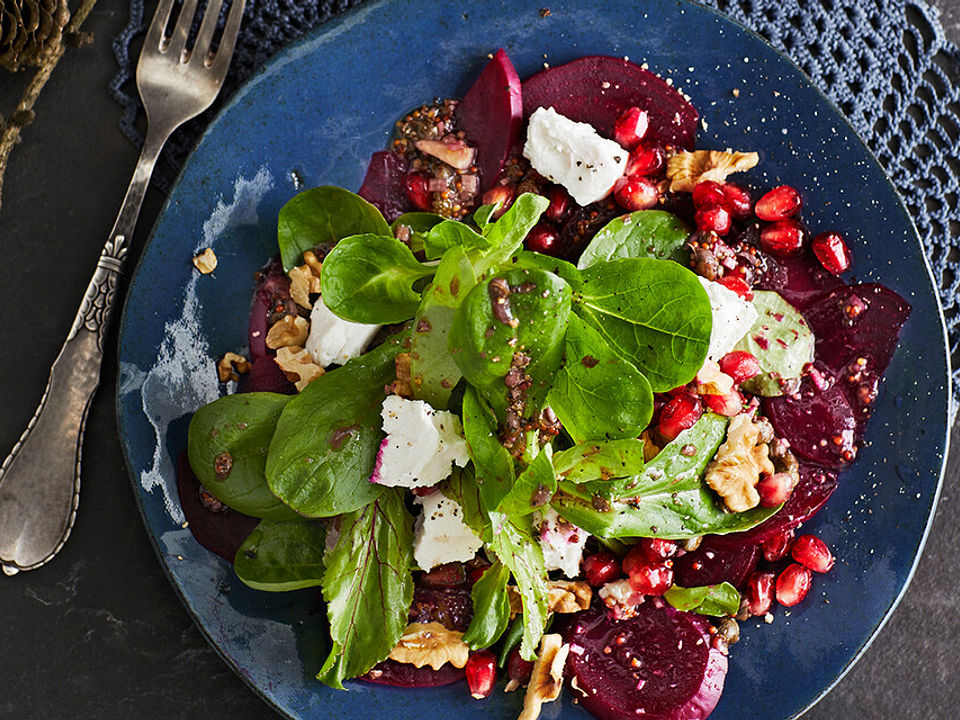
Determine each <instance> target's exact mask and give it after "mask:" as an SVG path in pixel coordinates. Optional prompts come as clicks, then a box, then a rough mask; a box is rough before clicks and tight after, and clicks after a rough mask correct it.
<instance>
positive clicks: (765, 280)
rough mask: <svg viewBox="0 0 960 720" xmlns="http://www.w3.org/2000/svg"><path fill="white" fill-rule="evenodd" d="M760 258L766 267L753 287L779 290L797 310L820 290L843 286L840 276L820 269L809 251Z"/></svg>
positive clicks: (810, 301)
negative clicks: (798, 254)
mask: <svg viewBox="0 0 960 720" xmlns="http://www.w3.org/2000/svg"><path fill="white" fill-rule="evenodd" d="M758 239H759V237H758ZM763 257H764V260H765V262H766V270H765V272H764V273H763V275H761V276H760V278H759V279H758V280H757V285H756V287H757V289H758V290H773V291H774V292H777V293H780V295H781V297H783V299H784V300H786V301H787V302H788V303H790V304H791V305H793V306H794V307H795V308H796V309H797V310H800V311H801V312H803V311H804V310H805V309H806V308H807V307H808V306H809V305H810V304H811V303H813V302H815V301H816V300H817V299H819V298H820V297H822V296H823V294H824V293H827V292H830V291H831V290H833V289H834V288H837V287H841V286H842V285H843V281H842V280H841V279H840V278H838V277H837V276H835V275H831V274H830V273H828V272H827V271H826V270H824V269H823V266H822V265H821V264H820V261H819V260H817V258H816V257H815V256H814V254H813V252H812V251H810V250H806V251H805V252H804V253H803V254H802V255H800V256H798V257H787V258H783V257H777V256H775V255H769V254H766V253H764V255H763Z"/></svg>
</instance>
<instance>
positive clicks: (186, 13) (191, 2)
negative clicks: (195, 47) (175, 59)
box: [168, 0, 197, 55]
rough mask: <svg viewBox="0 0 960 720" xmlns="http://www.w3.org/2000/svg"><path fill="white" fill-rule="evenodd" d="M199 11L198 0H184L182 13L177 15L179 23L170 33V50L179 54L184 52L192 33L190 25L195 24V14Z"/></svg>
mask: <svg viewBox="0 0 960 720" xmlns="http://www.w3.org/2000/svg"><path fill="white" fill-rule="evenodd" d="M196 12H197V0H183V6H182V7H181V8H180V15H179V16H178V17H177V25H176V27H174V28H173V33H171V35H170V45H169V46H168V52H173V53H175V54H177V55H180V54H181V53H183V50H184V48H185V47H186V46H187V35H189V34H190V26H191V25H193V16H194V15H195V14H196Z"/></svg>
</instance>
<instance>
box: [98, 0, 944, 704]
mask: <svg viewBox="0 0 960 720" xmlns="http://www.w3.org/2000/svg"><path fill="white" fill-rule="evenodd" d="M399 1H400V0H367V1H366V2H364V3H363V4H362V5H356V6H354V7H351V8H349V9H347V10H345V11H344V12H343V13H341V14H340V15H338V16H337V17H335V18H333V19H331V20H329V21H327V22H325V23H323V24H321V25H319V26H318V27H316V28H314V29H312V30H310V31H308V32H305V33H304V34H303V35H301V36H300V37H298V38H296V39H294V40H292V41H291V42H290V43H288V44H287V45H285V46H283V47H281V48H280V49H278V50H277V51H276V52H275V53H274V54H273V55H272V56H270V57H269V58H268V59H267V60H266V61H265V62H264V63H263V64H262V65H261V66H260V67H258V68H257V69H256V70H255V71H254V72H253V73H252V74H251V75H250V76H249V77H248V78H246V79H245V80H244V81H243V82H242V83H241V84H240V85H239V86H237V87H236V88H235V89H234V90H233V91H232V93H231V95H230V96H229V97H228V98H227V99H226V100H225V101H224V103H223V104H222V105H221V107H220V108H218V110H217V112H216V114H215V115H214V117H212V118H211V120H210V122H209V123H208V124H207V126H206V127H205V128H204V130H203V132H202V133H201V134H200V136H199V138H198V139H197V142H196V144H195V145H194V146H193V148H192V149H191V150H190V152H189V153H188V155H187V157H186V158H185V160H184V162H183V164H182V166H181V169H180V172H179V173H178V174H177V176H176V178H175V179H174V180H173V182H172V183H171V186H170V191H169V192H168V194H167V196H166V198H165V199H164V202H163V204H162V207H161V208H160V210H159V212H158V213H157V216H156V219H155V221H154V224H153V226H152V227H151V229H150V233H149V235H148V237H147V239H146V241H145V242H144V245H143V248H142V250H141V253H140V255H139V256H138V258H137V261H136V264H135V266H134V268H133V270H132V272H131V273H130V281H129V284H128V286H127V289H126V292H125V294H124V302H123V308H122V310H121V313H120V317H119V323H118V328H119V331H120V332H122V330H123V328H124V327H125V326H126V319H127V311H128V300H129V298H130V295H131V292H130V291H131V289H132V287H133V285H134V283H135V282H136V280H137V279H138V277H139V274H140V269H141V265H142V264H143V260H144V257H145V255H146V254H147V250H148V248H149V247H150V246H151V245H152V244H153V242H154V239H155V237H154V236H155V234H156V231H157V228H158V226H159V225H160V221H161V220H162V218H163V217H164V216H165V215H166V214H167V212H168V210H169V208H170V205H171V199H172V197H173V195H174V193H175V191H176V189H177V187H178V185H179V184H180V181H181V179H182V176H183V171H184V169H186V168H187V167H188V166H189V164H190V163H191V161H192V159H193V156H194V155H195V153H196V151H197V149H198V148H199V147H200V146H201V145H202V144H203V143H204V142H205V141H206V140H207V138H208V137H209V136H210V135H211V134H213V132H214V131H215V129H216V128H217V126H218V125H219V123H220V121H221V120H222V118H223V117H224V116H225V115H227V114H228V113H229V112H231V111H232V110H233V109H234V108H235V106H237V105H239V104H240V103H241V102H242V100H243V97H244V96H245V95H246V94H247V93H248V91H249V90H250V88H251V87H252V86H253V85H255V84H257V83H259V82H260V80H261V78H262V77H263V76H264V75H266V74H268V73H271V72H273V70H274V66H277V65H280V64H283V63H286V62H290V61H291V57H290V56H291V55H295V54H296V53H297V52H299V51H300V50H301V49H302V48H304V47H305V46H307V45H311V44H313V43H316V42H317V41H318V40H319V39H320V38H322V37H323V36H325V35H328V34H333V33H335V32H337V31H339V30H340V29H341V26H342V25H345V24H348V23H352V22H353V21H354V20H355V18H357V16H358V15H362V14H366V13H368V12H374V11H376V9H377V8H379V7H380V6H381V5H389V4H392V3H395V2H399ZM674 2H676V4H678V5H682V6H685V7H686V9H689V10H693V11H706V12H707V13H708V14H710V15H713V16H714V17H715V18H716V20H717V21H718V22H720V23H721V24H723V23H727V24H729V25H731V26H733V27H735V28H736V29H737V30H739V31H741V32H743V33H745V34H747V35H748V36H751V37H752V38H753V40H755V41H759V42H760V43H762V44H763V45H764V46H766V48H767V49H768V50H770V51H772V52H773V53H775V54H776V55H777V56H778V57H779V58H780V59H781V60H782V61H784V62H785V63H786V64H787V65H788V66H789V67H790V68H791V69H792V70H794V71H796V72H797V73H798V75H799V76H800V77H801V78H802V80H803V82H804V84H805V85H806V86H807V87H808V88H810V89H812V90H813V91H814V92H815V93H816V94H817V96H818V97H819V99H820V101H821V102H822V103H824V104H825V105H826V106H827V107H829V108H830V110H831V111H832V113H833V118H834V119H839V120H840V121H842V122H843V123H844V124H845V125H846V126H847V128H848V130H849V131H850V135H851V137H852V138H854V139H855V142H856V143H858V144H859V145H860V147H861V148H862V149H863V150H864V151H865V152H866V155H867V157H868V158H869V161H870V162H871V163H872V164H873V165H874V166H875V167H876V168H877V169H879V170H880V174H881V176H882V178H883V182H884V183H885V185H886V187H887V189H888V190H889V191H890V192H891V193H892V195H893V197H894V198H895V199H896V208H897V211H898V212H899V214H900V215H901V216H902V217H903V218H904V219H905V220H906V223H907V226H908V227H909V230H910V241H911V242H915V243H916V244H917V246H918V248H919V250H920V256H921V258H922V259H923V265H924V268H925V270H926V280H927V282H928V283H929V286H930V288H931V290H932V295H933V298H934V301H935V307H936V317H937V322H938V324H939V327H940V334H941V343H940V345H938V347H939V349H940V350H941V351H942V352H943V356H942V357H943V359H944V370H945V377H944V378H943V385H944V388H945V390H946V392H945V393H944V400H945V403H944V408H943V412H944V414H945V429H944V437H943V451H942V455H941V457H940V468H939V472H938V473H937V479H936V486H935V488H934V490H933V493H932V495H931V498H930V501H929V502H930V507H929V511H928V512H927V516H926V519H925V521H924V527H923V532H922V533H921V534H920V537H919V540H918V542H917V546H916V549H915V551H914V552H913V555H912V559H911V562H910V567H909V569H908V571H907V575H906V577H905V579H904V582H903V583H902V585H901V586H900V589H899V591H898V593H897V595H896V596H895V597H894V598H893V600H892V601H891V603H890V605H889V607H888V608H887V609H886V610H885V612H884V614H883V616H882V617H881V618H880V619H879V621H878V622H877V624H876V625H875V627H873V628H872V630H871V631H870V633H869V635H868V637H867V638H866V639H865V640H864V641H863V643H862V644H861V645H860V647H859V648H858V649H857V650H856V651H855V652H854V653H853V654H852V655H851V657H850V658H849V659H848V661H847V662H846V664H845V665H844V666H843V668H842V669H841V671H840V672H839V673H838V674H837V676H836V677H835V678H834V679H833V681H832V682H831V683H830V684H828V685H827V686H826V687H824V688H823V689H822V690H821V691H820V692H819V693H817V694H816V695H815V696H814V697H813V698H812V699H811V700H810V701H809V703H808V704H806V705H805V706H804V707H803V708H801V709H800V710H799V711H798V712H796V713H795V714H793V715H791V716H790V717H789V718H788V720H796V719H797V718H800V717H801V716H802V715H804V714H805V713H806V712H807V711H809V710H810V708H812V707H813V706H814V705H816V704H817V703H818V702H820V700H822V699H823V698H824V697H825V696H826V695H827V694H828V693H830V692H831V691H832V690H833V689H834V688H835V687H836V686H837V685H838V684H839V683H840V682H841V681H842V680H843V679H844V678H845V677H846V676H847V674H848V673H849V672H850V671H851V669H852V668H853V667H854V666H855V665H856V664H857V662H858V661H859V660H860V659H861V658H862V657H863V655H864V654H865V653H866V652H867V650H868V649H869V648H870V646H871V645H872V644H873V642H874V641H875V640H876V638H877V637H878V636H879V634H880V633H881V631H882V630H883V629H884V627H885V626H886V624H887V622H888V621H889V620H890V618H891V617H892V616H893V614H894V612H895V611H896V610H897V608H898V606H899V605H900V602H901V601H902V599H903V597H904V595H905V594H906V592H907V589H908V588H909V587H910V584H911V582H912V581H913V578H914V575H915V573H916V570H917V567H918V564H919V562H920V558H921V557H922V555H923V551H924V549H925V546H926V543H927V540H928V538H929V535H930V530H931V527H932V525H933V521H934V518H935V516H936V512H937V509H938V507H939V502H940V497H941V494H942V489H943V484H944V478H945V473H946V467H947V461H948V459H949V455H950V446H951V443H950V440H951V427H952V424H953V421H955V420H956V417H955V416H952V412H951V410H952V407H953V402H954V400H953V387H952V382H951V370H952V362H951V356H950V351H949V347H950V345H949V336H948V334H947V326H946V319H945V316H944V312H943V305H942V302H941V298H940V292H939V285H938V283H937V281H936V278H935V276H934V274H933V269H932V267H931V265H930V258H929V257H928V256H927V252H926V249H925V247H924V243H923V239H922V237H921V235H920V232H919V231H918V229H917V226H916V223H915V221H914V219H913V216H912V215H911V214H910V212H909V210H908V209H907V207H906V203H905V201H904V199H903V197H902V196H901V194H900V192H899V190H898V189H897V187H896V186H895V185H894V183H893V181H892V179H891V178H890V176H889V174H888V172H887V169H886V168H885V166H884V165H883V164H882V163H881V162H880V160H879V159H878V158H877V156H876V154H875V153H874V151H873V150H872V149H871V147H870V146H869V145H868V144H867V142H866V141H865V140H864V139H863V137H861V135H860V133H859V131H858V130H857V129H856V127H854V125H853V123H852V122H851V121H850V119H849V118H848V117H847V116H846V115H845V114H844V113H843V112H842V111H841V110H840V108H839V107H838V106H837V104H836V103H835V102H834V101H833V100H832V99H831V98H830V97H829V96H827V95H826V93H825V92H824V91H823V90H822V89H821V87H820V86H819V85H818V84H817V83H816V82H814V80H813V79H812V78H811V77H810V76H809V75H808V74H807V73H806V72H805V71H804V70H803V68H801V67H800V66H799V65H798V64H797V63H796V62H795V61H794V60H793V59H792V58H790V57H789V56H788V55H786V53H784V52H783V51H782V50H780V49H779V48H778V47H776V46H775V45H774V44H773V43H772V42H770V41H769V40H768V39H767V38H765V37H764V36H763V35H761V34H759V33H758V32H756V31H755V30H753V29H752V28H750V27H748V26H746V25H744V24H743V23H742V22H740V21H739V20H738V19H736V18H733V17H731V16H729V15H726V14H724V13H722V12H721V11H720V10H718V9H717V8H714V7H711V6H708V5H703V4H699V3H697V2H694V1H693V0H674ZM120 350H121V342H120V340H119V336H118V341H117V346H116V359H117V367H118V368H119V360H120ZM121 380H122V378H121V375H120V372H119V370H118V373H117V378H116V382H115V384H114V385H115V387H114V389H115V408H114V409H115V413H116V418H117V424H118V428H119V430H120V433H119V438H118V439H119V441H120V445H121V449H122V454H123V459H124V465H125V466H126V470H127V474H128V477H129V480H130V482H131V484H132V485H133V491H134V492H133V495H134V499H135V502H136V505H137V509H138V511H139V512H140V516H141V521H142V522H143V524H144V529H145V530H146V534H147V536H148V538H149V540H150V544H151V546H152V548H153V550H154V553H155V554H156V555H157V560H158V562H159V564H160V566H161V568H162V569H163V572H164V574H165V575H166V577H167V580H168V582H169V583H170V585H171V586H172V587H173V589H174V591H175V593H176V594H177V596H178V597H179V599H180V602H181V603H182V604H183V606H184V608H185V609H186V610H187V612H188V614H189V616H190V618H191V620H192V621H193V623H194V625H195V626H196V627H197V628H198V629H199V631H200V633H201V634H202V636H203V637H204V639H205V640H206V642H207V643H208V645H209V646H210V647H212V648H213V650H214V651H215V652H216V654H217V655H218V656H219V657H220V658H221V659H222V660H223V661H224V662H225V663H226V664H227V666H228V667H229V668H230V669H231V670H232V671H233V674H234V675H235V676H237V677H239V678H240V679H241V680H242V681H243V683H244V684H245V685H246V686H247V687H249V688H250V689H251V690H253V692H254V693H256V695H257V696H258V697H259V698H260V699H261V700H263V701H264V702H265V703H266V704H267V705H268V706H269V707H270V708H272V709H273V710H274V711H275V712H277V713H279V714H280V715H282V716H283V717H285V718H289V720H300V719H299V718H297V716H295V715H293V714H291V713H289V712H288V711H287V710H286V709H284V708H283V707H281V706H280V705H279V704H278V703H277V702H276V701H275V700H274V699H273V698H272V697H271V696H270V695H268V694H267V693H266V691H265V690H264V689H263V688H261V687H259V686H258V685H257V684H255V683H254V681H253V680H252V679H251V678H250V677H248V676H247V675H246V674H245V673H244V672H242V669H241V668H240V667H239V666H238V665H236V664H235V663H234V661H233V660H232V659H231V658H230V657H229V656H228V655H227V653H226V651H225V650H224V649H223V648H221V647H220V644H219V643H218V642H216V641H215V640H214V638H213V636H212V635H211V633H210V632H209V631H208V629H207V628H206V626H205V625H204V623H203V622H202V621H201V618H200V616H199V614H198V612H197V610H196V609H195V608H194V605H193V603H192V602H191V600H190V598H189V597H188V596H187V595H186V593H185V592H184V589H183V587H182V586H181V584H180V583H179V582H178V581H177V580H176V579H175V577H174V575H173V572H172V567H171V566H170V565H169V564H168V563H167V562H166V561H165V559H164V553H163V550H162V548H161V547H160V544H159V538H158V537H157V536H156V534H155V533H154V532H152V530H151V529H150V523H149V521H148V519H147V510H146V507H145V505H144V494H143V492H141V490H142V488H141V486H140V484H139V482H137V474H136V473H135V472H134V468H133V466H132V463H131V458H130V453H129V449H128V446H127V443H126V441H125V440H124V438H125V437H126V423H125V421H124V413H123V408H122V403H121V397H122V396H121V393H120V383H121ZM938 439H939V438H938Z"/></svg>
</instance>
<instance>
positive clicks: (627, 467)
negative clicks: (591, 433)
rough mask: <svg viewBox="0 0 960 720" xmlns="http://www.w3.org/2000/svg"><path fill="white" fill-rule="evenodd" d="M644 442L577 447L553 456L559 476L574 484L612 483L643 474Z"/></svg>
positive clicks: (608, 443)
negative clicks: (605, 481)
mask: <svg viewBox="0 0 960 720" xmlns="http://www.w3.org/2000/svg"><path fill="white" fill-rule="evenodd" d="M644 444H645V443H644V442H643V440H640V439H637V438H629V439H623V440H612V441H610V442H594V443H583V444H581V445H574V446H573V447H572V448H568V449H567V450H562V451H560V452H558V453H556V454H555V455H554V456H553V467H554V469H555V470H556V472H557V475H559V476H560V477H562V478H563V479H564V480H569V481H570V482H575V483H583V482H590V481H593V480H612V479H614V478H626V477H631V476H633V475H638V474H639V473H640V472H642V471H643V466H644V460H643V448H644Z"/></svg>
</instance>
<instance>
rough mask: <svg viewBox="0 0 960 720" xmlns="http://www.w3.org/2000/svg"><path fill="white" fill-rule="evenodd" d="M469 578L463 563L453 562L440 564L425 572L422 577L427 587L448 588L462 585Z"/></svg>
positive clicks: (421, 580)
mask: <svg viewBox="0 0 960 720" xmlns="http://www.w3.org/2000/svg"><path fill="white" fill-rule="evenodd" d="M466 579H467V574H466V572H465V571H464V569H463V563H458V562H452V563H447V564H445V565H439V566H438V567H435V568H434V569H433V570H431V571H430V572H427V573H424V574H423V575H422V576H421V577H420V582H422V583H423V584H424V585H426V586H427V587H437V588H448V587H456V586H457V585H462V584H463V583H464V581H465V580H466Z"/></svg>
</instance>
